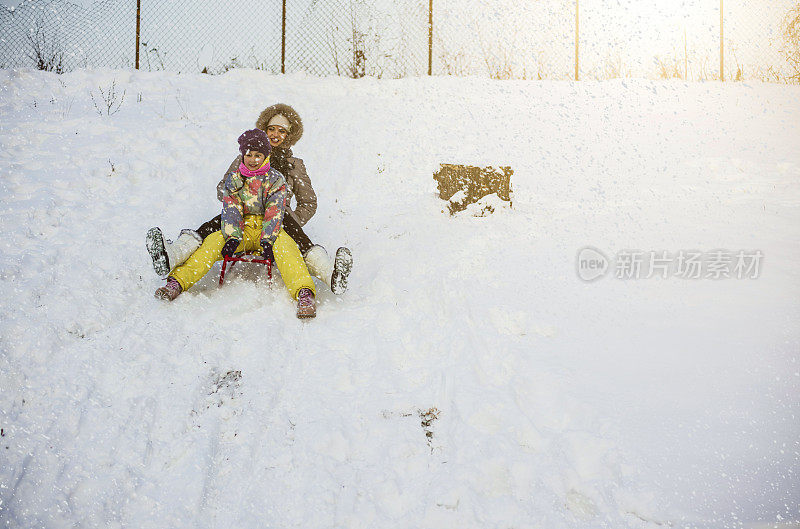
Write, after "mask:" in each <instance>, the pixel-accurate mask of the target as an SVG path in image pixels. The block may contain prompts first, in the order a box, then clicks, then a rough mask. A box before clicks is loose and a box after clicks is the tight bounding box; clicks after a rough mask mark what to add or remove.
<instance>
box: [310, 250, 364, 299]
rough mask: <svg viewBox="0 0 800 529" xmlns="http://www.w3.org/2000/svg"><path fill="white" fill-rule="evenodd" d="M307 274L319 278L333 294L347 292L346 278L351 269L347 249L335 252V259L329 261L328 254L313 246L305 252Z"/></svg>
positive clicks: (351, 262) (351, 258) (350, 258)
mask: <svg viewBox="0 0 800 529" xmlns="http://www.w3.org/2000/svg"><path fill="white" fill-rule="evenodd" d="M305 258H306V266H307V267H308V272H309V273H310V274H311V275H312V276H314V277H318V278H320V279H321V280H322V281H324V282H325V284H326V285H328V288H330V289H331V292H333V293H334V294H337V295H338V294H343V293H344V291H345V290H347V276H348V274H350V269H351V268H352V267H353V256H352V255H351V254H350V250H348V249H347V248H339V249H338V250H336V259H335V260H333V261H331V258H330V257H328V252H326V251H325V248H323V247H322V246H319V245H318V244H317V245H314V246H312V247H311V249H310V250H308V251H307V252H306V257H305Z"/></svg>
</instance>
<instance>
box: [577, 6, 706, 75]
mask: <svg viewBox="0 0 800 529" xmlns="http://www.w3.org/2000/svg"><path fill="white" fill-rule="evenodd" d="M720 1H721V0H720ZM579 9H580V0H575V80H576V81H578V80H580V75H579V71H580V68H579V61H580V59H579V57H580V47H579V42H580V34H581V32H580V17H579V16H578V10H579Z"/></svg>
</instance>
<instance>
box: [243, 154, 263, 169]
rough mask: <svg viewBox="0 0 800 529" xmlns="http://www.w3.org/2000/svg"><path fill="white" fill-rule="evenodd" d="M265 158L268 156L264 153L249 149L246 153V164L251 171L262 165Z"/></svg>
mask: <svg viewBox="0 0 800 529" xmlns="http://www.w3.org/2000/svg"><path fill="white" fill-rule="evenodd" d="M265 158H266V156H264V153H261V152H258V151H247V152H246V153H244V165H245V166H246V167H247V168H248V169H250V170H251V171H255V170H256V169H258V168H259V167H261V164H263V163H264V159H265Z"/></svg>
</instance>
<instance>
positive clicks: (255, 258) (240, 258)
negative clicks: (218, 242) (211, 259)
mask: <svg viewBox="0 0 800 529" xmlns="http://www.w3.org/2000/svg"><path fill="white" fill-rule="evenodd" d="M239 262H244V263H258V264H265V265H267V279H268V280H272V261H271V260H269V259H267V258H266V257H264V256H262V255H261V254H255V253H251V252H240V253H236V254H233V255H232V256H230V257H223V258H222V269H221V270H220V271H219V286H222V283H223V282H224V281H225V269H226V268H227V267H228V263H230V264H231V267H233V265H234V264H236V263H239Z"/></svg>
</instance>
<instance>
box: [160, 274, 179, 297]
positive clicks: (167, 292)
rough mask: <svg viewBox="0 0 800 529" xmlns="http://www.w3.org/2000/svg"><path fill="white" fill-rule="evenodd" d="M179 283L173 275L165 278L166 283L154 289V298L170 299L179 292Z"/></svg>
mask: <svg viewBox="0 0 800 529" xmlns="http://www.w3.org/2000/svg"><path fill="white" fill-rule="evenodd" d="M181 290H182V289H181V285H180V283H178V280H177V279H175V278H174V277H169V278H168V279H167V284H166V285H164V286H163V287H161V288H159V289H158V290H156V298H158V299H163V300H166V301H172V300H173V299H175V298H177V297H178V296H180V294H181Z"/></svg>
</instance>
